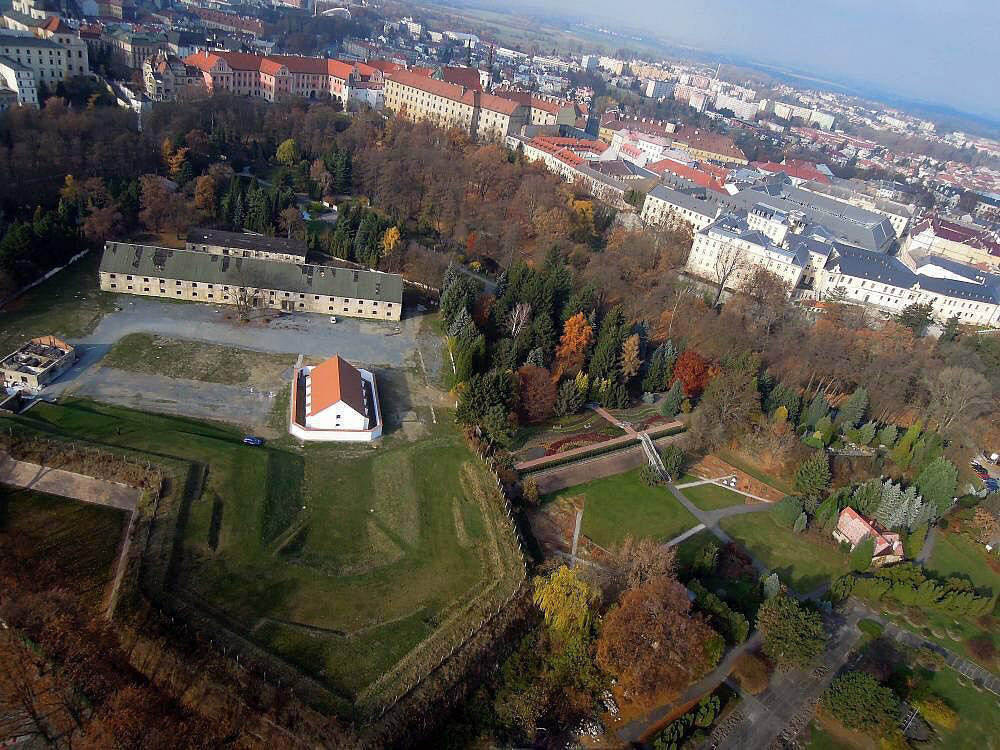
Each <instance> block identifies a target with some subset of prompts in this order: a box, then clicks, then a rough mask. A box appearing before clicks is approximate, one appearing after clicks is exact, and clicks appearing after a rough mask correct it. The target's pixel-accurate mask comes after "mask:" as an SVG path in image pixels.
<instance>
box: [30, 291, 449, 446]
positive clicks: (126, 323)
mask: <svg viewBox="0 0 1000 750" xmlns="http://www.w3.org/2000/svg"><path fill="white" fill-rule="evenodd" d="M136 333H147V334H153V335H155V336H161V337H165V338H167V339H176V340H181V341H197V342H202V343H206V344H214V345H219V346H226V347H234V348H237V349H243V350H247V351H252V352H267V353H271V354H281V355H288V370H287V372H286V373H284V374H283V376H282V381H283V382H282V383H280V384H278V383H268V384H267V385H266V387H263V388H261V387H256V388H254V387H251V386H247V385H229V384H224V383H216V382H205V381H202V380H189V379H186V378H179V377H178V378H172V377H163V376H162V375H158V374H152V373H149V372H131V371H127V370H125V369H119V368H116V367H106V366H102V364H101V360H102V359H103V358H104V357H105V356H106V355H107V354H108V352H109V351H111V349H112V347H113V346H114V345H115V343H116V342H117V341H119V340H121V339H122V338H123V337H125V336H128V335H130V334H136ZM71 343H72V344H73V345H74V346H75V347H76V351H77V356H78V360H77V362H76V364H75V365H74V366H73V367H72V368H71V369H70V370H69V371H68V372H67V373H66V374H65V375H63V376H62V377H61V378H60V379H59V380H58V381H56V382H55V383H53V384H51V385H50V386H48V387H47V388H45V389H44V391H43V392H42V396H43V397H44V398H47V399H53V398H58V397H60V396H62V395H63V394H73V395H78V396H83V397H87V398H92V399H94V400H97V401H102V402H105V403H110V404H115V405H119V406H127V407H130V408H134V409H142V410H147V411H157V412H163V413H167V414H175V415H181V416H189V417H194V418H199V419H221V420H224V421H228V422H233V423H236V424H241V425H245V426H246V427H252V428H255V429H262V431H264V432H267V430H266V429H264V428H266V427H267V426H268V425H269V424H273V423H274V421H275V420H274V418H273V414H274V413H275V411H276V409H277V408H278V407H279V406H280V405H281V404H282V403H283V398H284V389H285V384H286V383H287V382H289V380H290V378H291V367H292V365H293V364H294V362H295V360H296V359H297V357H298V356H299V355H303V357H304V358H305V360H306V361H321V360H323V359H326V358H328V357H331V356H333V355H334V354H340V355H342V356H344V357H345V358H346V359H348V360H350V361H351V362H354V363H356V364H358V365H359V366H362V367H366V368H368V369H372V370H374V371H376V373H377V374H378V376H379V378H380V380H379V382H380V388H382V389H386V391H387V393H388V395H389V396H390V398H387V399H386V401H385V403H386V411H387V413H386V423H387V427H401V428H403V429H404V430H405V431H406V432H407V434H409V433H410V432H414V433H419V432H422V430H420V429H419V428H418V427H416V425H418V424H419V423H420V422H421V421H423V418H422V417H421V416H420V415H419V413H418V407H435V408H436V407H439V406H447V405H448V399H447V397H446V395H445V394H444V393H443V392H441V391H440V390H438V389H437V388H436V387H435V385H436V384H437V383H438V382H439V379H440V368H441V366H442V357H441V340H440V337H439V336H438V335H437V334H436V333H435V332H434V331H433V329H432V328H431V326H430V325H429V323H428V321H427V320H426V318H425V317H424V316H422V315H420V314H418V313H416V311H411V314H410V315H408V316H406V317H404V319H403V320H402V321H400V322H398V323H396V322H389V321H367V320H359V319H352V318H340V317H338V318H337V322H336V323H333V322H331V320H330V318H329V317H327V316H323V315H309V314H301V313H290V314H282V313H275V312H269V313H268V314H265V315H261V316H259V317H257V318H255V319H253V320H251V321H249V322H241V321H239V320H238V319H237V318H236V316H235V311H234V310H232V309H226V308H218V307H213V306H210V305H198V304H180V303H176V302H165V301H159V300H150V299H133V298H128V297H125V296H122V297H119V298H118V304H117V307H116V308H115V309H114V310H113V311H112V312H109V313H107V314H106V315H105V316H104V317H103V319H102V320H101V322H100V323H99V324H98V326H97V328H96V329H95V330H94V332H93V333H92V334H90V335H89V336H85V337H83V338H80V339H78V340H71ZM116 354H117V355H118V356H119V358H120V356H121V354H122V352H120V351H118V352H116ZM124 354H125V355H126V356H127V352H124ZM251 382H252V381H251ZM433 418H434V417H432V419H433ZM272 432H273V428H272Z"/></svg>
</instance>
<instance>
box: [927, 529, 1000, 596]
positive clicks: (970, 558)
mask: <svg viewBox="0 0 1000 750" xmlns="http://www.w3.org/2000/svg"><path fill="white" fill-rule="evenodd" d="M926 567H927V569H928V570H930V571H934V572H936V573H937V574H938V575H940V576H941V577H942V578H947V577H948V576H950V575H959V576H962V577H964V578H968V579H969V580H970V581H972V584H973V585H974V586H976V587H977V588H988V589H990V590H991V591H992V592H993V596H997V595H998V594H1000V573H997V571H995V570H994V569H993V568H991V567H990V563H989V560H988V559H987V556H986V549H985V547H983V545H981V544H976V543H975V542H974V541H972V540H971V539H970V538H969V537H967V536H965V535H964V534H953V533H945V532H943V531H941V530H940V529H938V531H937V538H936V539H935V540H934V549H933V551H932V552H931V557H930V560H928V561H927V566H926Z"/></svg>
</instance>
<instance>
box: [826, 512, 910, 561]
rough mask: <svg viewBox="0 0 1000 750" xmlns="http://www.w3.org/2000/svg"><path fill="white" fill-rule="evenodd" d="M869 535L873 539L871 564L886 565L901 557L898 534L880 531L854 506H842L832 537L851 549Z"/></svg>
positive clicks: (901, 547) (901, 546) (901, 544)
mask: <svg viewBox="0 0 1000 750" xmlns="http://www.w3.org/2000/svg"><path fill="white" fill-rule="evenodd" d="M869 537H870V538H872V539H874V540H875V548H874V551H873V552H872V565H888V564H889V563H894V562H899V561H900V560H902V559H903V541H902V540H901V539H900V537H899V534H896V533H895V532H891V531H880V530H879V529H878V527H877V526H876V525H875V522H874V521H869V520H868V519H867V518H865V517H864V516H862V515H861V514H860V513H858V512H857V511H856V510H854V508H844V509H843V510H842V511H840V518H838V519H837V528H836V529H834V531H833V538H834V539H836V540H837V541H838V542H841V543H843V544H849V545H851V549H852V550H853V549H854V548H855V547H857V546H858V545H859V544H861V542H863V541H864V540H865V539H868V538H869Z"/></svg>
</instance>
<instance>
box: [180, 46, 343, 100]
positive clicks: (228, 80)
mask: <svg viewBox="0 0 1000 750" xmlns="http://www.w3.org/2000/svg"><path fill="white" fill-rule="evenodd" d="M184 63H185V65H189V66H192V67H194V68H197V69H198V70H199V71H201V74H202V78H203V80H204V86H205V88H206V89H207V90H208V91H210V92H215V91H231V92H233V93H235V94H239V95H241V96H252V97H259V98H261V99H264V100H266V101H269V102H274V101H276V100H277V99H280V98H281V97H283V96H302V97H306V98H309V99H314V98H316V97H317V96H319V95H329V96H331V97H332V98H334V99H337V100H339V101H341V102H346V101H347V99H348V97H349V95H350V85H351V82H352V81H355V80H360V79H361V78H362V76H361V75H360V74H359V73H358V72H357V71H356V69H355V66H353V65H351V64H350V63H345V62H342V61H340V60H330V59H328V58H325V57H299V56H296V55H268V56H262V55H250V54H247V53H244V52H223V51H221V50H215V51H212V52H208V51H205V50H202V51H199V52H196V53H195V54H193V55H188V57H186V58H184Z"/></svg>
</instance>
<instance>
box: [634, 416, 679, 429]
mask: <svg viewBox="0 0 1000 750" xmlns="http://www.w3.org/2000/svg"><path fill="white" fill-rule="evenodd" d="M673 421H674V418H673V417H665V416H663V415H662V414H653V415H652V416H649V417H646V418H645V419H644V420H642V421H641V422H640V423H639V424H637V425H636V426H635V429H636V430H637V431H638V432H643V431H644V430H648V429H649V428H650V427H652V426H653V425H656V424H667V423H668V422H673Z"/></svg>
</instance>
